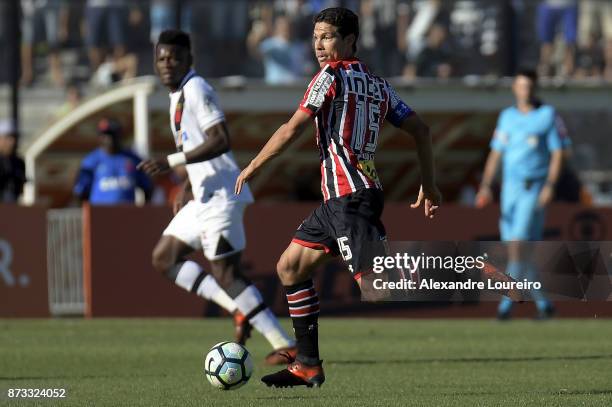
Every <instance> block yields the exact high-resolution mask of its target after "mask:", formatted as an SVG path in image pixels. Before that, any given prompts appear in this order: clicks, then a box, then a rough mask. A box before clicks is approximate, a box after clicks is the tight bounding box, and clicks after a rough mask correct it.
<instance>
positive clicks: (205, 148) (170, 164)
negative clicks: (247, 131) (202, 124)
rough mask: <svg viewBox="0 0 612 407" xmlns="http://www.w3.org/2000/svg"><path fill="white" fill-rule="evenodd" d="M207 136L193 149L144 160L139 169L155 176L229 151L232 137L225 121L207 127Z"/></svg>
mask: <svg viewBox="0 0 612 407" xmlns="http://www.w3.org/2000/svg"><path fill="white" fill-rule="evenodd" d="M206 136H207V137H206V141H204V143H202V144H200V145H199V146H198V147H196V148H194V149H193V150H191V151H188V152H186V153H185V152H178V153H174V154H170V155H169V156H167V157H166V158H162V159H158V160H155V159H149V160H144V161H142V162H141V163H140V164H138V169H139V170H142V171H144V172H145V173H147V174H148V175H151V176H153V175H157V174H161V173H164V172H166V171H168V170H169V169H170V168H174V167H178V166H180V165H186V164H192V163H199V162H202V161H207V160H210V159H213V158H215V157H218V156H220V155H221V154H225V153H226V152H228V151H229V149H230V138H229V132H228V130H227V125H226V124H225V121H221V122H219V123H217V124H214V125H212V126H210V127H209V128H207V129H206Z"/></svg>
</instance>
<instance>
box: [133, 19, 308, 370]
mask: <svg viewBox="0 0 612 407" xmlns="http://www.w3.org/2000/svg"><path fill="white" fill-rule="evenodd" d="M192 61H193V57H192V54H191V42H190V38H189V36H188V35H187V34H186V33H184V32H182V31H179V30H167V31H164V32H162V33H161V34H160V36H159V41H158V43H157V44H156V46H155V70H156V72H157V74H158V75H159V78H160V79H161V82H162V83H163V85H164V86H166V87H167V88H168V89H169V91H170V127H171V129H172V133H173V135H174V140H175V142H176V146H177V150H178V152H177V153H174V154H170V155H169V156H168V157H166V158H164V159H161V160H153V159H149V160H146V161H143V162H142V163H141V164H140V165H139V168H142V169H143V170H144V171H145V172H147V173H148V174H150V175H156V174H159V173H161V172H165V171H168V170H169V169H171V168H174V167H178V166H185V167H186V170H187V173H188V175H189V176H188V179H187V181H186V182H185V185H184V187H185V188H184V193H183V194H179V197H177V201H176V202H175V204H174V213H175V216H174V219H172V221H171V222H170V224H169V225H168V227H167V228H166V229H165V230H164V232H163V234H162V237H161V239H160V240H159V242H158V243H157V246H156V247H155V249H154V250H153V266H154V268H155V269H156V270H157V271H159V272H160V273H162V274H164V275H165V276H167V277H168V278H169V279H170V280H172V281H173V282H174V283H175V284H176V285H178V286H180V287H182V288H184V289H185V290H187V291H191V292H192V293H196V294H197V295H199V296H201V297H203V298H206V299H208V300H212V301H214V302H216V303H217V304H219V305H220V306H222V307H223V308H225V309H226V310H228V311H229V312H231V313H233V314H234V315H235V321H236V325H237V340H238V341H240V342H244V340H245V339H246V336H248V330H249V329H250V326H249V325H248V324H249V323H250V324H251V325H252V326H254V327H255V329H257V330H258V331H259V332H261V333H262V334H263V335H264V336H265V338H266V339H267V340H268V341H269V342H270V344H271V345H272V347H273V348H274V351H273V352H271V353H270V354H269V355H268V356H267V357H266V362H267V363H269V364H278V363H282V362H283V361H286V357H285V355H286V354H295V353H296V348H295V342H294V341H293V340H292V339H291V338H290V337H289V336H288V335H287V334H286V333H285V331H283V329H282V328H281V326H280V325H279V323H278V321H277V319H276V317H275V316H274V314H273V313H272V312H271V311H270V309H269V308H268V307H267V306H266V305H265V303H264V302H263V299H262V297H261V294H260V292H259V290H258V289H257V288H256V287H255V286H254V285H253V284H252V283H251V282H250V281H248V280H247V279H246V278H245V277H244V276H243V275H242V273H241V270H240V256H241V252H242V250H243V249H244V247H245V233H244V226H243V222H242V218H243V212H244V209H245V207H246V206H247V205H248V204H250V203H251V202H253V196H252V195H251V192H250V191H249V190H248V189H244V190H243V191H242V193H240V194H238V195H235V194H234V184H235V182H236V178H237V177H238V174H239V173H240V169H239V168H238V165H237V164H236V162H235V161H234V157H233V155H232V153H231V151H230V140H229V134H228V130H227V127H226V124H225V116H224V114H223V112H222V111H221V109H220V107H219V103H218V101H217V95H216V94H215V91H214V90H213V88H212V87H211V86H210V85H209V84H208V83H207V82H206V81H205V80H204V78H202V77H201V76H198V75H197V74H196V73H195V72H194V70H193V69H192V68H191V66H192ZM188 190H190V191H191V195H192V197H188V196H189V192H188ZM189 198H192V199H190V200H188V199H189ZM187 200H188V202H187ZM198 249H203V251H204V255H205V256H206V258H207V259H208V261H209V263H210V274H206V273H205V272H204V271H203V269H202V267H201V266H200V265H199V264H198V263H196V262H194V261H191V260H187V259H186V258H185V256H187V255H188V254H189V253H191V252H193V251H194V250H198ZM245 331H246V332H245Z"/></svg>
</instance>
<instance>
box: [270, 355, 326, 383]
mask: <svg viewBox="0 0 612 407" xmlns="http://www.w3.org/2000/svg"><path fill="white" fill-rule="evenodd" d="M261 381H262V382H264V383H265V384H266V385H268V387H272V386H274V387H293V386H306V387H321V385H322V384H323V382H324V381H325V374H324V373H323V366H321V365H316V366H307V365H305V364H303V363H301V362H299V361H297V360H296V361H295V362H293V363H291V364H290V365H289V366H287V368H286V369H283V370H281V371H278V372H276V373H272V374H269V375H267V376H264V377H262V378H261Z"/></svg>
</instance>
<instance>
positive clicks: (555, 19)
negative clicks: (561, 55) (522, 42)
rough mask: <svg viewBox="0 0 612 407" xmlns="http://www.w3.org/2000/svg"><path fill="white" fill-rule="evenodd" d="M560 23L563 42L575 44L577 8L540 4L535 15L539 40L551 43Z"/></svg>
mask: <svg viewBox="0 0 612 407" xmlns="http://www.w3.org/2000/svg"><path fill="white" fill-rule="evenodd" d="M560 22H563V36H564V37H565V41H566V42H567V43H569V44H575V43H576V36H577V30H578V6H570V7H551V6H549V5H547V4H546V3H542V4H540V5H539V6H538V15H537V29H538V38H539V40H540V41H541V42H543V43H548V44H550V43H552V42H553V41H554V40H555V34H556V30H557V26H558V25H559V23H560Z"/></svg>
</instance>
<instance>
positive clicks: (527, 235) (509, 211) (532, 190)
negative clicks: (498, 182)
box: [499, 180, 545, 241]
mask: <svg viewBox="0 0 612 407" xmlns="http://www.w3.org/2000/svg"><path fill="white" fill-rule="evenodd" d="M544 183H545V181H544V180H539V181H532V182H517V181H512V182H504V183H503V185H502V192H501V218H500V220H499V229H500V232H501V239H502V240H503V241H512V240H542V236H543V231H544V217H545V213H544V208H542V207H540V206H539V204H538V199H539V196H540V191H542V187H543V186H544Z"/></svg>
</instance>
